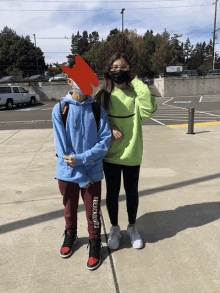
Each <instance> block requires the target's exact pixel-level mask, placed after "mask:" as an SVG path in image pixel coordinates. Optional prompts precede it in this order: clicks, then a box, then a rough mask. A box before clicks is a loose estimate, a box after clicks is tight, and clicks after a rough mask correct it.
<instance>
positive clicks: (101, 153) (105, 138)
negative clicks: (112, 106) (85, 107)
mask: <svg viewBox="0 0 220 293" xmlns="http://www.w3.org/2000/svg"><path fill="white" fill-rule="evenodd" d="M111 136H112V134H111V129H110V125H109V122H108V116H107V114H106V112H105V110H104V109H103V107H102V106H101V115H100V121H99V131H98V140H97V143H96V144H95V145H94V147H92V148H91V149H90V150H87V151H85V152H84V153H82V154H75V155H74V157H75V166H77V165H81V164H83V165H88V164H94V163H95V161H97V160H98V159H103V158H104V157H105V156H106V154H107V151H108V149H109V147H110V144H111Z"/></svg>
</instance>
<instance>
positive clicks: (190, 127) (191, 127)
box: [186, 108, 195, 134]
mask: <svg viewBox="0 0 220 293" xmlns="http://www.w3.org/2000/svg"><path fill="white" fill-rule="evenodd" d="M194 111H195V108H189V118H188V132H187V133H186V134H195V133H194V132H193V130H194Z"/></svg>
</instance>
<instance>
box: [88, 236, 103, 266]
mask: <svg viewBox="0 0 220 293" xmlns="http://www.w3.org/2000/svg"><path fill="white" fill-rule="evenodd" d="M88 246H90V249H89V259H88V262H87V269H89V270H95V269H97V268H98V267H99V266H100V264H101V239H100V238H99V239H97V240H90V239H89V244H88V245H87V249H88Z"/></svg>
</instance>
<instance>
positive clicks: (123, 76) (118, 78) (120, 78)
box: [110, 70, 130, 84]
mask: <svg viewBox="0 0 220 293" xmlns="http://www.w3.org/2000/svg"><path fill="white" fill-rule="evenodd" d="M110 76H111V79H112V80H113V81H114V82H115V83H117V84H122V83H124V82H125V81H128V80H129V78H130V74H129V71H123V70H117V71H111V75H110Z"/></svg>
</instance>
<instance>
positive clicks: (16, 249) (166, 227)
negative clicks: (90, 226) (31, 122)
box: [0, 125, 220, 293]
mask: <svg viewBox="0 0 220 293" xmlns="http://www.w3.org/2000/svg"><path fill="white" fill-rule="evenodd" d="M142 129H143V140H144V154H143V161H142V165H141V172H140V180H139V196H140V199H139V210H138V216H137V223H136V224H137V226H138V229H139V231H140V234H141V236H142V237H143V240H144V243H145V246H144V248H143V249H141V250H135V249H134V248H133V247H131V244H130V242H129V238H128V236H127V234H126V228H127V222H128V219H127V212H126V201H125V191H124V187H123V181H122V185H121V192H120V203H119V225H120V227H121V230H122V239H121V245H120V247H119V249H118V250H117V251H112V252H111V254H110V255H109V254H108V249H107V246H106V234H105V231H107V233H109V230H110V222H109V218H108V214H107V209H106V203H105V190H106V186H105V180H103V181H102V217H103V221H102V242H103V248H102V252H103V254H102V260H103V262H102V265H101V266H100V267H99V268H98V269H97V270H96V271H89V270H88V269H87V268H86V263H87V259H88V252H89V250H87V243H88V232H87V222H86V215H85V210H84V206H83V202H82V199H81V198H80V202H79V210H78V236H79V241H78V244H77V245H76V250H75V253H74V254H73V256H72V257H71V258H69V259H66V260H65V259H62V258H61V257H60V256H59V250H60V247H61V245H62V242H63V237H62V235H63V232H64V227H65V221H64V212H63V205H62V196H61V194H60V192H59V189H58V182H57V180H55V179H54V177H55V172H56V157H55V148H54V136H53V129H46V130H45V129H44V130H10V131H9V130H2V131H0V160H1V164H0V170H1V189H0V195H1V196H0V207H1V213H0V233H1V237H0V247H1V250H0V255H1V257H0V264H1V271H0V292H2V293H37V292H38V293H48V292H53V293H64V292H65V293H66V292H70V293H75V292H76V293H81V292H91V293H93V292H94V293H99V292H100V293H103V292H105V293H114V292H120V293H125V292H126V293H134V292H135V293H143V292H144V293H145V292H147V293H148V292H154V293H197V292H198V293H203V292H204V293H207V292H211V293H216V292H220V249H219V243H220V241H219V240H220V236H219V227H220V220H219V218H220V191H219V186H220V172H219V161H220V152H219V143H220V126H219V125H213V126H197V127H195V128H194V132H195V133H196V134H195V135H190V134H186V132H188V129H187V127H185V128H174V129H171V128H168V127H165V126H147V125H145V126H143V127H142Z"/></svg>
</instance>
